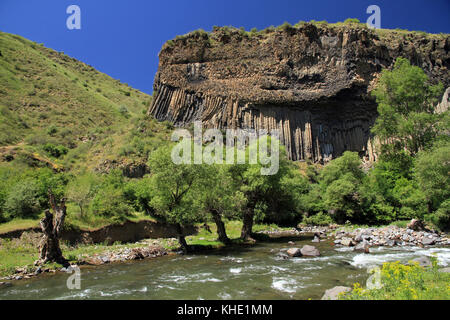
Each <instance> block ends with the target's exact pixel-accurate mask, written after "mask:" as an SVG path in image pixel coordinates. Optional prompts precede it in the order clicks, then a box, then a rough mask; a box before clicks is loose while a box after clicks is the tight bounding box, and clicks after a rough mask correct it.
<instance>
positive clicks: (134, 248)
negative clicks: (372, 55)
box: [0, 221, 289, 282]
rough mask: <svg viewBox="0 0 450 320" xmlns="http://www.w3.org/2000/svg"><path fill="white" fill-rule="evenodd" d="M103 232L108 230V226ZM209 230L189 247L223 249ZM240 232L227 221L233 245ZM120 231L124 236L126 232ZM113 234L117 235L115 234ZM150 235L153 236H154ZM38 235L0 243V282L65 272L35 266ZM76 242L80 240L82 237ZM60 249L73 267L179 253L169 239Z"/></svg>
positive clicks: (192, 239) (54, 267)
mask: <svg viewBox="0 0 450 320" xmlns="http://www.w3.org/2000/svg"><path fill="white" fill-rule="evenodd" d="M116 227H117V226H116ZM104 228H106V229H108V226H107V227H104ZM104 228H103V229H104ZM117 228H118V227H117ZM209 228H210V229H209V231H208V230H207V229H206V228H204V227H203V226H202V225H198V226H197V230H198V232H197V234H195V235H188V236H187V237H186V241H187V242H188V244H189V245H190V246H194V247H195V248H197V249H200V248H201V249H218V248H221V247H224V244H223V243H221V242H219V241H217V233H216V226H215V225H213V224H211V225H209ZM241 228H242V223H241V222H238V221H230V222H228V223H227V233H228V236H229V237H230V238H231V239H233V240H232V243H233V244H236V245H239V244H241V243H242V242H241V241H240V240H239V236H240V229H241ZM254 230H255V232H260V231H267V232H270V231H275V230H289V229H288V228H286V229H283V228H278V227H277V226H275V225H272V226H269V225H255V227H254ZM122 231H123V232H126V230H122ZM15 232H17V230H16V231H15ZM147 232H148V231H147ZM116 233H118V231H117V230H116ZM152 234H155V233H154V232H153V233H152ZM41 235H42V234H41V233H40V232H38V231H37V230H34V229H31V230H22V232H21V235H20V237H16V238H12V239H7V238H2V239H0V281H2V282H4V281H13V280H22V279H29V278H31V277H36V276H38V275H40V274H44V273H55V272H59V271H60V270H63V272H64V271H65V269H64V268H61V266H60V265H58V264H47V265H45V266H44V267H41V268H39V267H36V266H34V261H36V260H37V258H38V254H39V248H38V244H39V241H40V238H41ZM167 235H168V234H166V236H167ZM131 237H136V235H134V234H132V235H131ZM76 238H80V239H81V238H82V237H76ZM105 239H106V238H105ZM61 249H62V251H63V255H64V257H65V258H66V259H67V260H69V262H70V263H71V264H72V265H80V266H83V265H102V264H109V263H118V262H125V261H131V260H142V259H151V258H156V257H160V256H165V255H174V254H178V253H180V248H179V244H178V241H177V240H176V239H175V238H171V237H167V238H155V239H144V240H140V241H135V242H129V243H121V242H115V243H112V244H111V239H110V238H109V239H107V240H105V241H104V243H97V244H88V243H78V244H74V243H73V242H71V241H68V240H67V239H66V240H65V241H64V240H63V241H62V243H61Z"/></svg>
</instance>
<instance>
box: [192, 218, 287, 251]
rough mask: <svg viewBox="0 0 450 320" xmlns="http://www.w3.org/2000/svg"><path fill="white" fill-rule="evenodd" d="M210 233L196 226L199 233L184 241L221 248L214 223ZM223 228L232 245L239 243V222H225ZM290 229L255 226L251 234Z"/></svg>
mask: <svg viewBox="0 0 450 320" xmlns="http://www.w3.org/2000/svg"><path fill="white" fill-rule="evenodd" d="M208 226H209V227H210V230H211V232H208V231H207V230H206V229H205V228H203V227H202V225H197V227H198V229H199V232H198V234H196V235H192V236H188V237H186V241H187V243H188V244H189V245H196V246H210V247H215V248H220V247H223V246H224V244H223V243H221V242H220V241H217V227H216V225H215V224H214V223H209V224H208ZM225 228H226V232H227V235H228V238H230V240H231V241H232V243H234V244H238V243H241V242H242V241H241V239H240V237H241V229H242V222H241V221H234V220H233V221H225ZM290 229H291V228H282V227H278V226H277V225H275V224H271V225H266V224H255V225H254V226H253V232H254V233H256V232H260V231H274V230H290Z"/></svg>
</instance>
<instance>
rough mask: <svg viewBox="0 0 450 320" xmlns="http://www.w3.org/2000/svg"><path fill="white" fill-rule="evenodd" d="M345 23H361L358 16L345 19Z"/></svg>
mask: <svg viewBox="0 0 450 320" xmlns="http://www.w3.org/2000/svg"><path fill="white" fill-rule="evenodd" d="M344 23H345V24H353V23H361V22H360V21H359V19H357V18H348V19H346V20H345V21H344Z"/></svg>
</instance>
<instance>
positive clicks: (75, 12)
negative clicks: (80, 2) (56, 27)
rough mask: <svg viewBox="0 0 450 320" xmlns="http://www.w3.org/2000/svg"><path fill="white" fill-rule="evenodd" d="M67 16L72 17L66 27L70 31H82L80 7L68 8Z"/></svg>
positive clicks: (68, 19)
mask: <svg viewBox="0 0 450 320" xmlns="http://www.w3.org/2000/svg"><path fill="white" fill-rule="evenodd" d="M66 13H67V14H70V16H69V17H68V18H67V20H66V26H67V29H69V30H74V29H77V30H80V29H81V9H80V7H79V6H77V5H75V4H72V5H70V6H68V7H67V10H66Z"/></svg>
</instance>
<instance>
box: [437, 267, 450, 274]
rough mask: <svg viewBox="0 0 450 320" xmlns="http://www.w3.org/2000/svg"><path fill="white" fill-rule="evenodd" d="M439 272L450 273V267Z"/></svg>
mask: <svg viewBox="0 0 450 320" xmlns="http://www.w3.org/2000/svg"><path fill="white" fill-rule="evenodd" d="M439 272H445V273H450V267H448V268H442V269H439Z"/></svg>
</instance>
